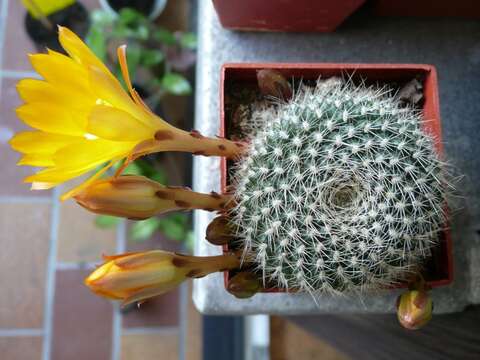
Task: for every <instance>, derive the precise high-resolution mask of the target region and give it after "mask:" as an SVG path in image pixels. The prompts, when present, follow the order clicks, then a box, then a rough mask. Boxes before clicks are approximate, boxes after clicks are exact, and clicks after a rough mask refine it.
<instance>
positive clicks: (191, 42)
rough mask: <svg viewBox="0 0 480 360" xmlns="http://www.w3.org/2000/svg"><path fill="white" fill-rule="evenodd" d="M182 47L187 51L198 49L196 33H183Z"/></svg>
mask: <svg viewBox="0 0 480 360" xmlns="http://www.w3.org/2000/svg"><path fill="white" fill-rule="evenodd" d="M180 45H181V46H182V47H184V48H187V49H192V50H193V49H196V48H197V36H196V35H195V34H194V33H183V34H182V35H181V37H180Z"/></svg>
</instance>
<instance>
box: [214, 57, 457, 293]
mask: <svg viewBox="0 0 480 360" xmlns="http://www.w3.org/2000/svg"><path fill="white" fill-rule="evenodd" d="M261 69H275V70H277V71H280V72H281V73H282V74H283V75H284V76H285V77H286V78H287V79H288V78H292V77H293V78H301V79H305V80H316V79H318V78H319V77H322V78H328V77H331V76H345V75H347V74H348V76H352V77H353V79H355V78H361V79H364V80H366V82H367V83H368V82H370V81H371V82H377V81H379V82H382V83H389V82H394V83H396V84H402V83H406V82H408V81H410V80H412V79H413V78H420V79H423V92H424V93H423V95H424V104H423V116H424V118H425V119H429V120H430V121H428V122H424V123H423V124H422V126H423V130H424V131H425V132H426V133H428V134H431V135H432V136H433V138H434V139H435V147H436V150H437V151H438V152H439V153H440V154H442V152H443V145H442V133H441V123H440V108H439V99H438V83H437V72H436V70H435V67H434V66H432V65H423V64H330V63H325V64H321V63H320V64H299V63H297V64H286V63H283V64H282V63H276V64H270V63H267V64H264V63H258V64H257V63H253V64H249V63H243V64H225V65H224V66H223V67H222V70H221V71H222V73H221V79H220V124H221V127H220V136H225V137H227V138H228V137H229V134H228V133H226V129H228V128H229V127H228V123H227V122H228V121H229V119H227V118H226V116H225V95H226V94H225V89H226V87H227V86H228V85H229V84H231V83H232V82H234V83H235V84H236V86H238V85H239V84H240V85H241V84H242V83H243V84H246V85H247V84H248V85H250V86H255V84H256V83H257V80H256V71H257V70H261ZM228 166H229V162H227V160H226V159H225V158H222V160H221V185H222V190H223V191H226V188H227V185H228V184H229V179H228V175H227V174H228V171H227V170H228V169H227V168H228ZM446 225H448V224H446ZM446 227H447V228H448V226H446ZM439 240H440V241H439V244H438V246H436V247H435V248H434V249H432V253H433V255H432V257H431V258H430V259H428V260H427V263H426V266H425V269H426V271H425V274H424V277H425V280H426V281H427V283H428V284H429V285H430V286H431V287H439V286H444V285H447V284H449V283H451V282H452V280H453V255H452V240H451V235H450V231H449V230H448V229H447V230H445V231H443V232H442V233H441V234H440V239H439ZM228 250H229V249H228V246H225V247H224V251H225V252H227V251H228ZM229 277H230V274H229V272H228V271H227V272H225V286H226V285H227V284H228V280H229ZM406 286H407V284H400V285H399V286H398V287H406ZM283 291H284V290H283V289H278V288H271V289H265V290H264V292H283Z"/></svg>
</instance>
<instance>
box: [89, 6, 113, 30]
mask: <svg viewBox="0 0 480 360" xmlns="http://www.w3.org/2000/svg"><path fill="white" fill-rule="evenodd" d="M90 19H91V20H92V26H95V27H101V26H105V25H109V24H112V23H113V22H114V21H115V15H113V14H112V13H110V12H108V11H104V10H100V9H96V10H93V11H92V12H91V13H90Z"/></svg>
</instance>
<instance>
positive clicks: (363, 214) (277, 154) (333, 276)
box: [230, 78, 445, 293]
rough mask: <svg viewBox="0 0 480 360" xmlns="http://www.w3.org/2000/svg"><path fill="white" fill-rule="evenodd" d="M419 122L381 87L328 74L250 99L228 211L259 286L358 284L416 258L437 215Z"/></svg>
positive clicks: (427, 143) (432, 166)
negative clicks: (283, 92) (277, 96)
mask: <svg viewBox="0 0 480 360" xmlns="http://www.w3.org/2000/svg"><path fill="white" fill-rule="evenodd" d="M422 121H428V119H425V120H423V119H422V115H421V113H420V112H419V111H417V110H414V109H412V108H408V107H404V106H402V104H400V102H399V101H398V100H397V99H396V98H395V97H394V93H393V92H392V91H390V90H388V89H386V88H379V87H373V86H372V87H365V86H364V85H359V86H356V85H354V84H353V83H352V82H344V81H342V80H340V79H338V78H330V79H328V80H325V81H320V80H319V81H318V82H317V84H316V86H315V87H309V86H305V85H302V86H300V88H299V90H297V92H296V94H294V96H293V98H292V100H291V101H288V102H281V101H278V102H277V103H272V104H270V105H269V106H265V104H257V105H255V106H254V109H253V113H251V114H250V117H249V118H248V119H247V120H246V121H245V122H244V123H243V124H244V125H245V126H247V127H244V131H246V132H248V137H249V138H250V140H251V145H250V148H249V150H248V152H247V153H246V155H245V156H243V157H242V158H241V159H239V160H238V161H237V163H236V165H235V167H234V169H233V171H232V178H233V185H234V188H235V193H234V198H235V201H236V206H235V207H234V208H233V209H232V210H231V214H230V215H231V218H232V222H233V224H234V226H235V228H236V233H237V237H238V238H239V241H240V244H239V245H240V247H241V248H243V249H244V250H245V253H249V254H254V262H255V264H256V265H257V267H258V270H259V271H260V272H261V273H262V275H263V278H264V281H265V282H266V283H269V284H274V285H277V286H278V287H281V288H286V289H298V290H305V291H310V292H312V291H317V290H323V291H326V292H333V293H343V292H347V291H352V290H357V291H361V290H365V289H372V288H373V289H376V288H380V287H383V286H388V285H390V284H393V283H395V282H397V281H399V280H402V279H405V278H406V276H407V275H408V274H409V272H410V271H412V270H414V269H416V268H417V266H418V265H420V264H421V262H422V260H423V259H424V258H425V257H427V256H428V255H429V254H430V249H431V247H432V245H434V244H435V243H436V241H437V239H438V233H439V231H441V230H442V226H443V225H444V223H445V214H444V205H445V189H444V187H445V186H444V184H445V182H444V179H443V170H442V162H441V161H440V159H439V157H438V155H437V153H436V151H435V149H434V142H433V139H432V138H431V137H430V136H429V135H427V134H425V133H424V132H423V131H422V129H421V123H422Z"/></svg>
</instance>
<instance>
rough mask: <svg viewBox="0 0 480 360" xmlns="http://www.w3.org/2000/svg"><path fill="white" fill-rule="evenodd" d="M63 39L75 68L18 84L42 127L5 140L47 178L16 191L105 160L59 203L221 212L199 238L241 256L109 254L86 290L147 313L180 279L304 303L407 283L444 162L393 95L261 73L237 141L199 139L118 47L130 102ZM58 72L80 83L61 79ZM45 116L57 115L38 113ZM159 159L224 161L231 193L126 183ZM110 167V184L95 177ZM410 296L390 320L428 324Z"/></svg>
mask: <svg viewBox="0 0 480 360" xmlns="http://www.w3.org/2000/svg"><path fill="white" fill-rule="evenodd" d="M59 38H60V42H61V43H62V45H63V46H64V48H65V50H66V51H67V53H68V54H69V57H67V56H63V55H60V54H57V53H54V52H50V53H49V54H48V55H33V56H32V57H31V59H32V63H33V65H34V67H35V69H36V70H37V71H38V72H39V73H40V74H41V75H42V76H43V77H44V79H45V80H22V81H21V82H20V84H19V92H20V94H21V96H22V99H24V100H25V101H26V104H25V105H22V106H21V107H20V108H19V109H18V111H17V113H18V115H19V117H20V118H21V119H22V120H23V121H24V122H25V123H27V124H28V125H30V126H32V127H34V128H36V129H38V130H37V131H34V132H24V133H20V134H17V135H16V136H15V137H14V138H13V139H12V140H11V144H12V147H13V148H15V149H16V150H18V151H20V152H22V153H24V154H25V155H24V157H23V158H22V160H21V164H22V165H30V166H43V167H46V169H44V170H41V171H40V172H38V173H37V174H34V175H32V176H29V177H27V179H26V181H27V182H32V183H33V188H34V189H43V188H50V187H53V186H56V185H58V184H60V183H63V182H65V181H67V180H69V179H72V178H74V177H77V176H80V175H82V174H84V173H86V172H88V171H90V170H93V169H95V168H96V167H97V166H98V165H101V164H105V163H106V165H104V166H103V167H102V168H101V170H100V171H97V173H96V174H95V175H94V176H93V177H92V178H91V179H90V180H88V181H86V182H85V183H83V184H81V185H80V186H77V187H75V188H73V189H71V190H70V191H68V192H67V193H66V194H64V195H63V196H62V199H67V198H70V197H73V198H75V199H76V200H77V201H78V202H79V203H80V204H81V205H82V206H83V207H85V208H86V209H88V210H91V211H94V212H96V213H101V214H109V215H116V216H123V217H127V218H132V219H145V218H148V217H150V216H153V215H155V214H157V213H159V212H161V213H164V212H168V211H174V210H182V209H183V210H185V209H194V208H195V209H204V210H209V211H217V212H220V213H221V217H220V218H217V219H216V220H215V221H214V222H212V224H211V226H210V227H209V229H208V231H207V238H208V239H209V240H211V241H212V242H214V243H216V244H226V243H228V244H229V245H230V248H232V249H235V250H233V251H230V252H228V253H226V254H224V255H222V256H218V257H212V258H196V257H188V258H186V257H182V256H180V255H177V254H171V253H166V252H163V251H152V252H142V253H133V254H121V255H116V256H112V257H107V258H106V259H105V260H106V262H105V263H104V264H103V265H102V266H101V267H100V268H99V269H97V270H96V271H95V272H94V273H92V275H91V276H90V277H88V278H87V279H86V284H87V285H88V286H89V287H90V288H91V289H92V290H93V291H95V292H96V293H97V294H100V295H103V296H106V297H109V298H115V299H120V300H123V301H124V302H125V303H130V302H132V301H144V300H145V299H146V298H148V297H150V296H154V295H157V294H160V293H162V292H164V291H168V290H169V289H171V288H172V286H174V285H177V284H178V283H180V282H181V281H183V280H184V279H185V278H188V277H201V276H204V275H207V274H209V273H211V272H215V271H225V270H233V269H235V270H237V271H238V272H237V274H236V275H235V276H233V277H232V282H231V283H230V284H229V287H228V288H229V291H231V292H232V293H233V294H235V295H236V296H237V297H239V298H244V297H249V296H251V295H253V294H255V292H257V291H259V290H260V289H261V288H262V287H265V286H267V285H269V284H272V282H273V283H274V284H276V285H277V286H279V287H281V288H284V289H287V290H290V289H295V290H298V291H309V292H311V293H312V294H314V293H316V292H318V291H323V292H328V293H341V294H348V293H351V292H352V291H355V292H358V293H361V292H363V291H365V290H367V289H382V288H384V287H386V286H389V285H392V284H394V283H396V282H398V281H399V280H404V279H406V278H407V277H408V276H409V275H411V274H414V273H417V272H418V271H419V269H420V267H421V261H422V260H423V258H425V257H427V256H428V253H429V250H430V249H431V247H432V246H433V245H434V244H435V243H436V239H437V237H438V232H439V231H441V229H442V225H443V223H444V220H445V214H444V210H443V207H444V203H445V184H446V182H445V180H444V176H443V170H442V168H443V165H442V162H441V161H440V160H439V158H438V156H437V154H436V152H435V149H434V146H433V141H432V139H431V138H430V137H429V136H428V135H427V134H425V133H423V132H422V130H421V128H420V123H421V122H422V121H423V120H422V119H421V116H420V114H419V113H418V112H417V111H416V110H413V109H412V108H410V107H408V106H404V104H402V103H401V102H400V101H399V100H398V99H396V98H395V97H393V95H392V94H391V93H389V92H388V91H387V89H385V88H378V87H376V86H372V87H366V86H364V85H362V84H360V85H356V84H353V83H352V82H349V81H347V82H344V81H342V80H340V79H336V78H331V79H327V80H325V81H324V80H319V81H317V82H316V84H315V85H314V86H313V87H311V86H306V85H302V86H300V87H299V88H298V89H295V90H294V91H292V89H291V88H290V85H289V83H288V82H287V81H286V80H285V79H282V77H281V76H279V74H277V73H273V74H269V73H265V72H263V73H259V76H258V78H259V85H260V88H261V89H262V90H263V91H264V92H265V93H266V94H269V93H270V95H274V96H276V98H275V99H274V100H273V101H272V102H265V101H262V102H259V103H255V104H253V105H252V109H251V113H249V114H248V115H247V116H248V119H247V120H248V121H243V122H242V121H241V122H240V123H241V124H243V125H245V127H244V129H243V135H244V137H245V138H244V140H243V141H241V142H239V141H231V140H227V139H224V138H218V137H217V138H208V137H204V136H203V135H201V134H200V133H198V132H197V131H191V132H186V131H183V130H180V129H177V128H175V127H173V126H171V125H170V124H168V123H166V122H165V121H164V120H163V119H161V118H160V117H158V116H157V115H155V114H153V113H152V112H151V110H150V109H149V108H148V107H147V106H146V104H145V103H144V102H143V101H142V99H141V98H140V97H139V95H138V93H137V92H136V91H135V89H134V88H133V87H132V84H131V81H130V77H129V73H128V68H127V63H126V56H125V55H126V49H125V46H121V47H119V49H118V57H119V63H120V67H121V70H122V74H123V78H124V81H125V84H126V86H127V88H128V91H129V93H127V92H125V91H124V90H123V88H122V87H121V85H120V83H119V82H118V80H117V79H116V78H115V77H114V76H113V75H112V74H111V73H110V71H109V70H108V69H107V68H106V67H105V66H104V65H103V63H102V62H101V61H100V60H99V59H98V58H97V57H96V56H95V55H94V54H93V53H92V52H91V51H90V50H89V49H88V48H87V47H86V46H85V44H83V42H82V41H81V40H80V39H79V38H77V37H76V36H75V35H74V34H73V33H71V32H70V31H69V30H68V29H65V28H60V29H59ZM59 65H61V66H59ZM59 68H61V71H62V73H63V72H64V71H65V69H66V68H68V69H70V70H71V71H72V73H73V74H75V75H76V76H75V77H73V78H72V79H70V78H69V79H65V78H64V77H63V76H61V74H60V73H59V70H58V69H59ZM269 82H273V85H272V84H270V83H269ZM269 85H272V86H269ZM66 92H68V94H70V95H75V96H69V97H66V96H64V95H65V93H66ZM52 109H54V110H55V111H57V112H56V113H54V114H53V115H56V116H48V117H46V116H44V113H45V112H46V111H53V110H52ZM38 114H42V115H41V116H39V115H38ZM51 119H59V120H58V122H54V123H52V120H51ZM60 120H62V121H61V122H60ZM247 124H248V126H246V125H247ZM161 151H184V152H191V153H193V154H195V155H203V156H225V157H227V158H230V159H232V160H234V163H235V168H234V170H233V172H232V177H233V179H234V181H233V185H234V186H233V189H234V190H233V192H232V193H231V194H218V193H215V192H212V193H210V194H199V193H195V192H193V191H191V190H189V189H186V188H176V187H167V186H162V185H160V184H157V183H155V182H153V181H152V180H150V179H147V178H145V177H142V176H132V175H122V172H123V170H124V169H125V168H126V167H127V166H128V164H129V163H131V161H133V160H134V159H136V158H138V157H141V156H143V155H146V154H150V153H156V152H161ZM79 154H81V155H79ZM115 163H121V165H120V166H119V167H118V169H117V171H116V173H115V175H114V176H111V177H108V178H106V179H101V178H100V177H101V175H102V174H104V173H105V171H106V169H108V168H109V167H111V166H112V165H113V164H115ZM133 290H134V291H133ZM140 290H145V291H140ZM409 291H412V290H409ZM413 291H417V292H416V293H412V292H411V293H409V294H407V296H405V297H403V298H401V299H400V303H399V314H398V316H399V319H400V318H402V319H407V320H408V319H412V317H409V314H410V313H411V312H414V314H413V315H412V316H413V318H415V319H420V320H421V321H420V322H415V321H414V323H415V324H420V323H421V324H424V323H425V322H426V321H428V319H429V315H428V312H429V311H430V310H431V306H430V305H431V303H429V302H428V298H426V297H425V294H424V293H423V292H426V289H425V288H422V289H414V290H413ZM419 292H422V293H421V294H419ZM419 295H421V296H420V297H419ZM419 299H421V300H422V301H420V302H419V301H417V300H419ZM425 299H427V300H425ZM410 304H414V306H413V307H412V306H410ZM429 304H430V305H429ZM419 310H420V312H419ZM407 322H408V321H407Z"/></svg>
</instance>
